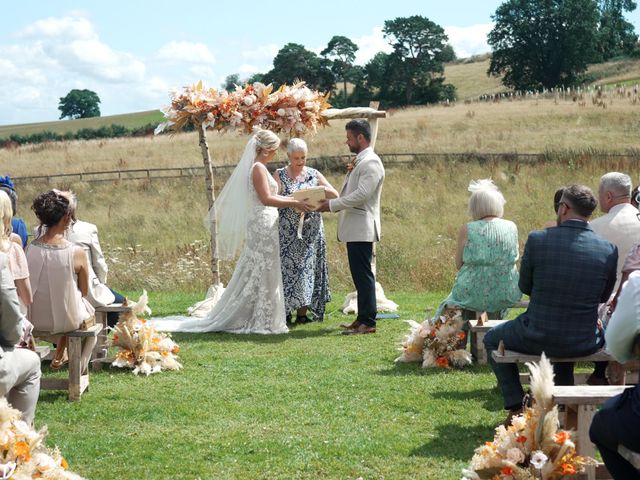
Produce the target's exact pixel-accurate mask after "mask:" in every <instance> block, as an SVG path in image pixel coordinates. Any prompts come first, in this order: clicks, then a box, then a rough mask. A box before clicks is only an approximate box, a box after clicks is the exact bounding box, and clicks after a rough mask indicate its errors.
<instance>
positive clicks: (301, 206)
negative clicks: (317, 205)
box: [294, 198, 313, 213]
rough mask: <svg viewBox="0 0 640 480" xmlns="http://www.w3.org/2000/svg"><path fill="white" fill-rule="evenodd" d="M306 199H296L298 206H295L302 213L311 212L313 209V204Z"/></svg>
mask: <svg viewBox="0 0 640 480" xmlns="http://www.w3.org/2000/svg"><path fill="white" fill-rule="evenodd" d="M306 200H308V199H306V198H305V199H304V200H296V206H295V207H294V208H295V209H296V210H298V211H299V212H300V213H305V212H311V211H312V210H313V205H311V204H308V203H306Z"/></svg>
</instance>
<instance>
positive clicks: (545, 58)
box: [487, 0, 599, 90]
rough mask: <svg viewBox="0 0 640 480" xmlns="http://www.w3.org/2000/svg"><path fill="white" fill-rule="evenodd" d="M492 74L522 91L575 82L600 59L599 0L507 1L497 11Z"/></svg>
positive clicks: (490, 67)
mask: <svg viewBox="0 0 640 480" xmlns="http://www.w3.org/2000/svg"><path fill="white" fill-rule="evenodd" d="M492 18H493V20H494V21H495V26H494V28H493V30H491V32H490V33H489V38H488V41H489V45H491V47H492V49H493V53H492V56H491V63H490V65H489V71H488V72H487V73H488V74H490V75H496V76H499V75H503V79H502V83H503V84H504V85H506V86H508V87H511V88H514V89H516V90H533V89H540V88H551V87H556V86H560V85H572V84H574V83H575V82H576V80H577V78H578V75H579V74H580V73H582V72H584V71H585V70H586V69H587V64H588V63H589V62H591V61H593V60H594V59H595V58H596V44H597V35H598V21H599V12H598V6H597V4H596V2H595V1H594V0H507V1H506V2H504V3H503V4H502V5H500V6H499V7H498V9H497V10H496V13H495V14H494V15H493V17H492Z"/></svg>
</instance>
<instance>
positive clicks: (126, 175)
mask: <svg viewBox="0 0 640 480" xmlns="http://www.w3.org/2000/svg"><path fill="white" fill-rule="evenodd" d="M566 155H567V154H566V153H563V154H557V155H556V154H553V153H384V154H380V158H381V159H382V161H383V163H384V164H385V165H387V166H394V165H397V166H401V165H408V166H412V165H419V164H424V163H435V162H438V161H449V162H471V161H476V162H480V163H493V162H513V163H536V162H544V161H550V160H553V159H554V158H557V157H558V156H566ZM570 155H571V154H570ZM573 155H587V156H588V157H589V158H592V159H594V160H610V159H635V160H640V150H637V151H632V152H629V153H603V152H588V153H576V154H573ZM352 158H353V157H352V156H351V155H337V156H327V157H315V158H310V159H308V160H307V164H308V165H309V166H311V167H314V168H317V169H318V170H321V171H344V169H345V165H346V164H347V162H349V161H350V160H351V159H352ZM273 165H274V166H275V167H281V166H284V165H285V162H274V163H273ZM234 168H235V165H221V166H214V167H213V171H214V174H216V175H218V174H221V175H226V174H229V173H230V172H231V170H232V169H234ZM203 175H204V167H203V166H202V165H200V166H191V167H168V168H138V169H131V170H108V171H100V172H79V173H61V174H55V175H28V176H19V177H13V180H14V181H17V182H47V183H52V182H53V183H55V182H71V183H72V182H90V183H91V182H120V181H126V180H152V179H171V178H190V177H198V176H203Z"/></svg>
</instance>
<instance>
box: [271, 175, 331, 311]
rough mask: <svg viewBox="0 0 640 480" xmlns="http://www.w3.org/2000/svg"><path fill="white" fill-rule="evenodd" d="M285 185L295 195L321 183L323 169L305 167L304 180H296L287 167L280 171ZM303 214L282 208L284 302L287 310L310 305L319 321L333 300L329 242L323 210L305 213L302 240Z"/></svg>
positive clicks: (281, 241)
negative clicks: (325, 231) (329, 267)
mask: <svg viewBox="0 0 640 480" xmlns="http://www.w3.org/2000/svg"><path fill="white" fill-rule="evenodd" d="M276 173H277V175H278V178H279V179H280V183H281V184H282V191H281V192H280V194H281V195H291V194H292V193H293V192H295V191H298V190H302V189H304V188H310V187H317V186H318V174H319V172H318V171H317V170H316V169H315V168H310V167H305V172H304V178H303V180H301V181H300V180H293V179H291V178H290V177H289V175H288V174H287V168H286V167H285V168H280V169H278V170H277V172H276ZM299 222H300V213H299V212H297V211H296V210H294V209H293V208H282V209H280V260H281V262H280V263H281V266H282V284H283V287H284V304H285V311H286V312H287V313H289V312H291V311H293V310H297V309H299V308H302V307H305V306H308V307H309V310H310V311H311V313H312V314H313V315H314V319H315V320H322V319H323V317H324V311H325V306H326V304H327V303H328V302H329V301H331V293H330V292H329V270H328V268H327V244H326V242H325V238H324V224H323V223H322V215H321V214H320V213H319V212H307V213H305V215H304V224H303V227H302V239H300V238H298V224H299Z"/></svg>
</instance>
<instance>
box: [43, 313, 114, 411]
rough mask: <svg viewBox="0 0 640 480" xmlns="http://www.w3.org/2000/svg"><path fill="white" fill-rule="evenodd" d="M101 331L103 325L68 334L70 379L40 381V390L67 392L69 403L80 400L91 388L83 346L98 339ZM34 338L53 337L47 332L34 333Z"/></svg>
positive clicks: (45, 379) (44, 379)
mask: <svg viewBox="0 0 640 480" xmlns="http://www.w3.org/2000/svg"><path fill="white" fill-rule="evenodd" d="M101 331H102V325H100V324H96V325H93V326H91V327H89V328H88V329H86V330H74V331H72V332H66V333H65V335H66V336H67V338H68V343H67V353H68V356H69V378H66V379H57V378H43V379H41V381H40V388H42V389H43V390H67V391H68V392H69V401H71V402H75V401H78V400H80V397H82V393H83V392H84V391H85V390H86V389H87V388H88V387H89V369H88V365H87V362H88V359H87V361H86V362H83V361H82V345H83V343H84V342H85V341H86V340H87V339H89V338H97V336H98V334H99V333H100V332H101ZM33 336H34V337H36V338H45V339H48V338H51V336H52V335H51V334H50V333H47V332H37V331H34V332H33ZM48 356H50V355H48ZM41 358H42V357H41ZM83 363H84V365H83Z"/></svg>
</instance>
